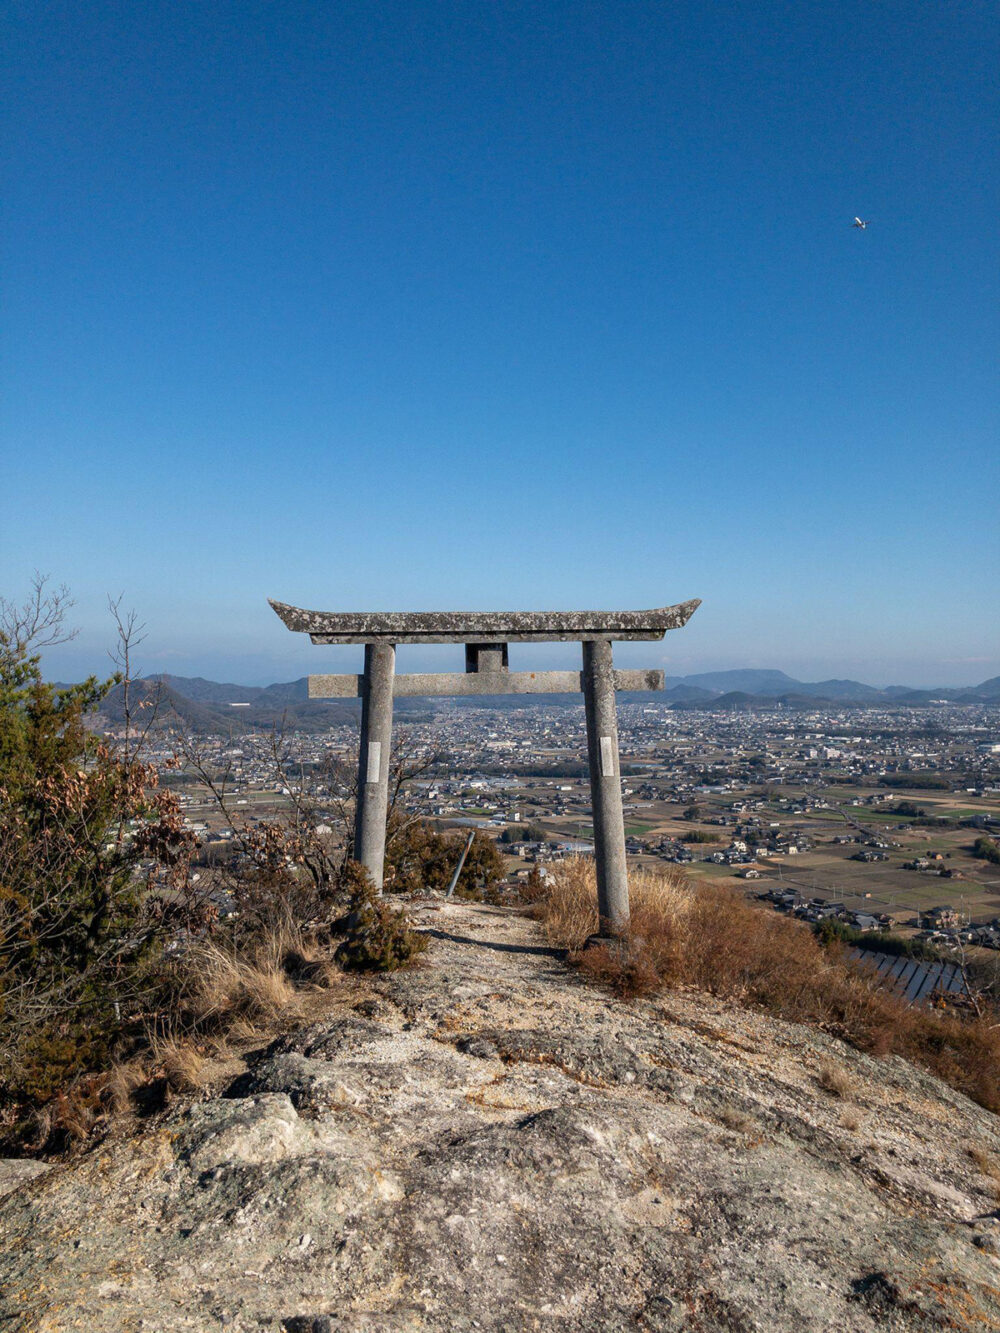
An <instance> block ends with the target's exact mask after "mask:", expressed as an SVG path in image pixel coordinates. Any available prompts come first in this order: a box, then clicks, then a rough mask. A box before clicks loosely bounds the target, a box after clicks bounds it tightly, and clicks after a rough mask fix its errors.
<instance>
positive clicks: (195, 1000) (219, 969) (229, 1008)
mask: <svg viewBox="0 0 1000 1333" xmlns="http://www.w3.org/2000/svg"><path fill="white" fill-rule="evenodd" d="M185 974H186V978H187V980H186V986H185V994H184V999H183V1004H182V1007H181V1015H182V1023H183V1025H184V1026H189V1027H196V1028H200V1029H208V1030H210V1031H216V1030H220V1029H224V1030H226V1031H229V1032H231V1033H233V1035H237V1036H238V1035H239V1032H242V1033H244V1034H246V1033H247V1032H252V1031H254V1030H255V1029H257V1028H259V1027H261V1026H269V1025H271V1024H273V1023H276V1022H278V1021H279V1020H285V1019H289V1018H295V1017H297V1016H298V1015H299V1014H300V1013H301V1011H302V1009H303V1005H304V996H303V990H305V989H308V990H315V989H317V988H319V987H323V988H325V987H329V986H332V985H334V984H335V982H336V980H337V979H338V978H339V976H340V971H339V969H338V968H336V967H335V966H334V964H333V963H332V962H331V961H330V960H329V958H328V957H326V956H324V955H323V953H322V951H321V950H319V949H318V948H317V947H316V946H315V945H314V944H312V943H311V942H310V941H309V940H308V939H307V938H306V937H304V936H303V934H302V933H301V932H299V931H296V930H294V929H292V928H290V927H288V926H285V927H282V928H281V929H279V930H275V931H273V932H272V933H271V934H270V935H267V936H265V937H264V938H263V939H262V940H260V941H259V942H257V943H256V944H255V945H254V946H253V947H252V948H251V949H249V950H246V949H244V950H243V951H241V952H239V953H236V952H233V951H232V950H230V949H227V948H226V947H225V946H223V945H219V944H216V943H214V942H212V941H206V942H204V943H201V944H199V945H198V946H197V947H196V948H195V949H193V950H192V951H191V953H190V955H189V956H188V958H187V959H185ZM237 1029H239V1031H237Z"/></svg>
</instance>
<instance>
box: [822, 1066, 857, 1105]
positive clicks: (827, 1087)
mask: <svg viewBox="0 0 1000 1333" xmlns="http://www.w3.org/2000/svg"><path fill="white" fill-rule="evenodd" d="M817 1080H818V1082H819V1086H820V1087H821V1088H822V1089H823V1091H824V1092H828V1093H830V1094H831V1096H833V1097H849V1096H850V1094H851V1093H852V1092H853V1091H854V1080H853V1079H852V1078H851V1076H850V1074H849V1073H848V1072H847V1070H846V1069H845V1068H844V1066H843V1065H838V1064H835V1063H834V1062H833V1061H832V1060H824V1061H823V1063H822V1064H821V1065H820V1067H819V1074H818V1076H817Z"/></svg>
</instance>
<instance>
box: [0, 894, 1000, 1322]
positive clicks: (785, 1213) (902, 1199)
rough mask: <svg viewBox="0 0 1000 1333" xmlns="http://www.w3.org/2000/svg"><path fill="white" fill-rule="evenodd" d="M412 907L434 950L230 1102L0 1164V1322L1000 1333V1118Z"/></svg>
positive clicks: (456, 912)
mask: <svg viewBox="0 0 1000 1333" xmlns="http://www.w3.org/2000/svg"><path fill="white" fill-rule="evenodd" d="M421 919H422V923H423V924H424V925H425V926H426V927H427V928H428V929H429V930H430V932H431V934H432V936H433V939H432V946H431V949H430V952H429V954H428V955H427V956H426V962H425V963H424V965H423V966H421V967H420V968H418V969H416V970H414V971H410V972H406V973H400V974H396V975H394V976H392V977H388V978H385V979H382V980H379V981H377V982H376V983H374V987H373V990H374V995H373V991H372V988H370V989H369V991H368V992H367V994H366V996H365V998H364V999H363V1000H362V1001H361V1002H360V1003H359V1004H358V1005H357V1008H356V1009H355V1010H353V1011H352V1010H351V1009H350V1007H349V1005H348V1002H347V1001H345V1004H344V1007H343V1012H342V1013H336V1014H334V1015H333V1016H332V1017H328V1018H327V1019H325V1020H324V1021H323V1022H322V1023H315V1024H312V1025H310V1026H308V1027H302V1028H300V1029H299V1030H297V1031H296V1032H293V1033H291V1034H288V1035H286V1036H283V1037H281V1038H279V1039H278V1040H277V1041H275V1042H273V1043H272V1044H271V1045H270V1046H269V1047H267V1048H266V1049H264V1050H262V1051H260V1052H259V1053H258V1054H257V1056H256V1057H255V1058H254V1059H252V1060H251V1061H249V1063H248V1067H247V1069H246V1071H245V1072H244V1073H243V1074H241V1075H240V1076H239V1078H237V1079H236V1081H235V1082H234V1083H233V1084H232V1085H231V1086H230V1088H229V1089H228V1091H227V1095H225V1096H220V1097H214V1098H211V1099H209V1100H206V1101H203V1102H200V1103H198V1104H196V1105H193V1106H191V1107H189V1108H187V1109H186V1110H183V1111H180V1112H178V1113H176V1114H175V1115H174V1116H173V1117H172V1118H170V1119H169V1120H167V1121H166V1122H164V1123H162V1124H161V1125H159V1126H158V1127H157V1128H156V1129H155V1130H153V1131H150V1132H147V1133H146V1134H145V1135H142V1136H140V1137H138V1138H136V1139H134V1140H131V1141H129V1142H127V1143H118V1144H115V1145H108V1146H106V1147H104V1148H102V1149H100V1150H98V1151H97V1152H95V1153H93V1154H91V1155H90V1156H89V1157H87V1158H85V1159H83V1160H82V1161H80V1162H79V1163H77V1164H75V1165H73V1166H71V1167H69V1168H64V1167H60V1168H58V1169H55V1170H51V1171H47V1172H45V1173H43V1174H39V1175H37V1177H35V1178H34V1179H27V1178H26V1177H28V1176H29V1175H30V1174H31V1173H30V1172H29V1171H23V1172H20V1173H18V1174H20V1175H21V1176H22V1177H23V1178H22V1179H21V1180H20V1181H15V1180H12V1178H11V1176H12V1175H13V1173H11V1174H9V1175H7V1176H5V1175H4V1174H3V1172H2V1171H0V1196H3V1190H4V1189H5V1188H6V1189H9V1190H10V1192H8V1193H7V1194H6V1195H5V1196H3V1197H0V1292H2V1295H0V1327H2V1328H3V1329H5V1330H6V1329H10V1330H12V1333H13V1331H15V1330H16V1331H17V1333H20V1331H21V1330H24V1331H25V1333H26V1331H27V1330H33V1331H37V1333H56V1331H57V1330H58V1333H63V1330H68V1329H86V1330H90V1331H92V1333H129V1331H131V1330H148V1331H153V1330H155V1333H175V1331H179V1330H198V1331H199V1333H202V1331H203V1330H215V1329H218V1330H226V1333H237V1331H239V1330H244V1331H248V1330H272V1331H273V1333H278V1331H279V1330H281V1329H284V1330H286V1331H287V1333H333V1330H362V1329H363V1330H366V1331H368V1333H380V1331H381V1330H386V1331H388V1330H404V1329H413V1330H417V1329H420V1330H430V1331H432V1333H433V1331H435V1330H473V1329H480V1330H484V1331H486V1333H491V1331H495V1333H500V1330H521V1329H527V1330H530V1329H546V1330H547V1329H553V1330H559V1329H565V1330H570V1329H580V1330H593V1333H597V1331H598V1330H602V1331H603V1330H653V1331H660V1333H674V1331H676V1333H680V1330H692V1331H696V1333H723V1330H725V1331H726V1333H751V1331H758V1330H759V1333H819V1331H820V1330H824V1333H826V1331H828V1333H876V1330H880V1331H884V1330H907V1331H910V1330H913V1331H917V1330H944V1329H949V1330H963V1329H964V1330H991V1329H994V1330H1000V1257H998V1255H1000V1214H998V1212H997V1199H996V1197H995V1194H994V1190H995V1185H994V1183H993V1182H992V1181H991V1180H989V1179H987V1178H985V1177H984V1176H982V1175H981V1174H980V1173H979V1171H978V1170H977V1168H976V1166H975V1165H974V1163H973V1161H972V1159H971V1158H970V1156H969V1153H968V1149H969V1148H970V1147H977V1148H980V1149H982V1150H984V1151H986V1152H995V1151H997V1150H998V1149H1000V1133H998V1121H997V1118H996V1117H994V1116H993V1115H991V1114H989V1113H988V1112H986V1111H984V1110H982V1109H981V1108H980V1107H977V1106H975V1105H973V1104H972V1103H971V1102H969V1101H968V1100H967V1099H965V1098H964V1097H962V1096H961V1095H960V1094H958V1093H955V1092H953V1091H951V1090H950V1089H948V1088H946V1087H945V1086H944V1085H943V1084H941V1083H939V1082H938V1081H937V1080H936V1079H934V1078H933V1077H931V1076H930V1075H928V1074H925V1073H923V1072H922V1071H920V1070H917V1069H915V1068H913V1067H912V1066H910V1065H907V1064H906V1063H905V1062H903V1061H902V1060H899V1059H895V1058H891V1059H887V1060H878V1059H875V1058H872V1057H870V1056H865V1055H862V1054H859V1053H858V1052H856V1051H853V1050H851V1049H850V1048H848V1047H846V1046H844V1045H843V1044H842V1043H840V1042H838V1041H836V1040H835V1039H833V1038H832V1037H830V1036H827V1035H825V1034H823V1033H821V1032H817V1031H815V1030H812V1029H808V1028H805V1027H801V1026H798V1025H795V1024H789V1023H782V1022H779V1021H777V1020H774V1019H769V1018H766V1017H764V1016H762V1015H760V1014H757V1013H754V1012H752V1011H749V1010H745V1009H741V1008H739V1007H736V1006H731V1005H726V1004H723V1003H720V1002H718V1001H716V1000H713V999H711V998H710V997H707V996H704V995H701V994H697V993H694V992H685V993H681V994H678V993H674V994H671V995H669V996H667V997H664V998H663V999H661V1000H655V1001H648V1002H641V1003H637V1004H635V1005H624V1004H621V1003H618V1002H616V1001H613V1000H610V999H609V998H608V997H607V996H605V995H604V994H603V993H602V992H600V991H598V990H596V989H593V988H591V987H589V986H587V985H586V984H585V983H583V982H582V981H581V980H580V979H579V978H578V977H576V976H575V975H573V974H571V973H570V972H568V971H567V970H566V969H565V967H564V966H563V965H562V963H561V962H560V961H559V959H558V957H557V956H555V955H554V953H553V951H551V950H548V949H546V948H545V947H544V943H543V941H542V940H541V939H540V937H539V935H538V933H537V928H536V927H535V926H533V925H532V924H531V923H530V922H528V921H526V920H525V919H524V918H523V917H521V916H519V915H517V914H516V913H513V912H510V911H508V910H505V909H499V908H489V907H481V906H474V905H468V904H456V905H450V904H449V905H447V906H446V907H444V908H438V907H435V908H433V909H428V910H426V911H425V912H423V913H422V915H421ZM830 1060H832V1061H835V1062H836V1063H837V1064H839V1065H840V1066H841V1068H842V1070H843V1071H844V1072H845V1074H846V1077H847V1091H846V1095H845V1096H841V1097H838V1096H834V1095H831V1094H830V1093H829V1092H827V1091H824V1089H823V1087H822V1086H821V1083H820V1079H819V1073H820V1067H821V1065H822V1063H823V1062H824V1061H830ZM5 1182H6V1183H5Z"/></svg>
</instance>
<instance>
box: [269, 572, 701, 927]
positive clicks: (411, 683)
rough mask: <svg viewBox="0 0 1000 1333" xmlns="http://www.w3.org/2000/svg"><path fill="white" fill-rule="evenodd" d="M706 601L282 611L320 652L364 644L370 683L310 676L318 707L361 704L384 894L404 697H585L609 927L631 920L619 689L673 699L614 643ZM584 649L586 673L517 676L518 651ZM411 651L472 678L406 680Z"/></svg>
mask: <svg viewBox="0 0 1000 1333" xmlns="http://www.w3.org/2000/svg"><path fill="white" fill-rule="evenodd" d="M700 604H701V603H700V601H699V600H698V599H697V598H695V599H694V600H692V601H689V602H680V603H678V604H677V605H676V606H662V607H658V608H656V609H654V610H651V611H388V612H369V611H305V610H303V609H302V608H301V607H298V606H289V605H287V603H285V602H275V601H272V602H271V606H272V607H273V608H274V610H275V611H276V612H277V614H278V615H279V616H280V617H281V619H282V620H283V621H284V623H285V625H287V627H288V628H289V629H290V630H295V631H297V632H299V633H303V634H308V635H309V636H310V638H311V639H312V641H313V643H317V644H333V643H363V644H364V645H365V669H364V672H363V673H362V674H361V675H336V676H310V677H309V697H310V698H312V699H331V698H351V697H354V698H358V697H360V699H361V701H362V704H361V755H360V764H359V771H358V805H357V812H356V816H355V836H354V845H355V854H356V856H357V858H358V860H359V861H360V862H361V863H362V864H363V865H364V866H365V867H366V868H367V869H368V870H369V872H370V873H371V875H372V877H373V879H374V880H375V883H376V884H377V885H378V886H379V887H380V888H381V884H382V870H383V862H384V858H385V821H386V810H387V805H388V796H389V753H390V747H391V743H392V701H393V698H394V697H395V698H399V697H401V696H404V695H410V696H429V695H462V694H479V695H483V694H564V693H569V692H574V691H577V690H582V691H583V698H584V704H585V707H586V715H587V752H588V760H589V768H590V790H591V805H592V810H593V818H594V855H595V860H596V864H597V892H598V906H599V910H600V916H601V928H602V930H605V929H607V928H610V929H612V930H614V931H618V930H621V929H622V928H623V927H624V926H625V925H626V924H627V923H628V915H629V910H628V873H627V869H626V864H625V822H624V818H623V814H622V794H621V776H620V772H619V765H618V722H617V717H616V710H615V691H616V690H662V689H663V672H662V671H616V670H615V669H614V667H613V665H612V660H611V644H612V643H613V642H614V641H615V640H655V639H662V638H663V636H664V634H665V633H666V632H667V630H669V629H680V628H682V626H684V625H686V624H687V622H688V620H689V619H690V617H691V615H692V614H693V613H694V611H695V610H696V609H697V607H698V606H700ZM559 641H562V642H567V641H570V642H573V641H575V642H580V643H582V645H583V670H582V671H516V672H514V671H511V670H510V669H509V667H508V651H507V645H508V644H509V643H552V642H559ZM400 643H464V644H465V672H464V673H462V672H440V671H437V672H428V673H424V674H414V675H403V676H397V675H396V672H395V661H396V645H397V644H400Z"/></svg>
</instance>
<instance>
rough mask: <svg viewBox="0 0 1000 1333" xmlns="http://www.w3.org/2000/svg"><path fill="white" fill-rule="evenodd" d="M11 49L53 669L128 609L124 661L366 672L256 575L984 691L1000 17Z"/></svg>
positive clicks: (249, 24) (28, 455)
mask: <svg viewBox="0 0 1000 1333" xmlns="http://www.w3.org/2000/svg"><path fill="white" fill-rule="evenodd" d="M7 36H8V40H7V43H6V46H5V50H4V53H3V55H2V57H0V59H2V68H3V73H4V76H5V79H6V84H7V89H8V94H7V104H6V111H7V116H6V121H7V129H8V135H7V146H6V152H5V156H4V175H5V192H4V193H5V203H4V208H3V211H2V214H0V234H2V244H3V256H4V259H3V264H4V270H5V271H4V286H5V298H6V299H5V313H4V318H3V327H2V338H3V345H2V356H3V367H4V369H3V372H2V374H3V390H4V392H3V407H2V441H3V445H2V448H3V459H4V473H5V480H4V487H3V496H2V499H0V568H2V571H3V580H2V586H0V593H2V594H3V595H5V596H7V597H8V598H10V599H12V600H15V601H17V600H20V598H21V597H23V595H24V594H25V593H26V591H27V589H28V586H29V583H30V578H31V575H32V572H33V571H34V570H36V569H37V570H41V571H43V572H48V573H50V574H51V576H52V579H53V581H54V582H55V583H56V584H59V583H66V584H67V585H69V587H70V590H71V593H72V594H73V596H74V597H75V599H76V607H75V608H74V611H73V613H72V616H71V619H72V620H73V623H75V624H77V625H79V627H80V631H81V632H80V636H79V638H78V639H77V641H76V642H75V643H74V644H72V645H67V646H66V647H64V648H62V649H60V650H58V651H56V652H53V653H50V654H49V655H48V657H47V669H48V670H49V672H50V674H51V675H53V676H54V677H58V678H64V679H65V678H69V677H71V676H73V677H77V676H82V675H85V674H87V673H89V672H90V671H96V672H98V673H100V672H101V671H103V670H106V669H107V656H106V650H107V648H108V647H109V646H110V645H111V638H112V630H111V622H110V619H109V617H108V615H107V610H106V601H107V597H108V595H109V594H111V595H114V596H117V595H118V594H119V593H122V594H123V604H124V605H125V606H128V607H134V608H135V610H136V611H137V613H138V615H139V618H140V619H141V620H143V621H145V622H146V624H147V625H148V626H149V631H148V638H147V640H146V642H145V644H144V645H142V648H141V650H140V653H139V659H140V666H141V669H142V671H143V672H144V673H150V672H156V671H168V672H171V673H173V674H176V675H182V676H195V675H203V676H206V677H208V678H210V679H215V680H222V681H230V682H233V683H240V684H265V683H272V682H278V681H282V680H290V679H294V678H296V677H298V676H301V675H305V674H308V673H309V672H316V671H322V670H327V669H329V670H352V669H354V665H353V664H354V663H355V662H356V661H357V660H358V654H357V653H352V651H351V650H336V649H327V650H323V649H318V648H313V647H311V645H309V644H308V642H303V641H300V639H301V636H292V635H290V634H289V633H288V632H287V631H286V630H285V629H284V628H283V627H282V626H281V625H280V624H279V622H278V621H277V618H276V617H275V616H274V614H273V612H272V611H271V610H270V608H269V607H268V605H267V602H266V598H267V597H269V596H270V597H276V598H279V599H281V600H284V601H289V602H293V603H296V604H299V605H304V606H312V607H318V608H322V609H336V610H341V609H342V610H351V609H387V610H410V609H416V610H420V609H426V608H430V609H434V608H441V609H465V608H469V607H478V608H484V609H504V608H513V609H525V610H527V609H545V608H557V609H577V608H586V607H594V608H601V609H603V608H608V609H613V608H640V607H650V606H657V605H663V604H665V603H672V602H677V601H682V600H685V599H687V598H690V597H700V598H702V599H703V605H702V607H701V608H700V609H699V611H698V612H697V613H696V615H695V616H694V617H693V619H692V620H691V622H690V623H689V625H688V626H687V628H685V629H684V630H682V631H678V632H672V633H670V634H668V635H667V637H666V639H665V640H664V642H663V643H654V644H635V645H622V646H621V647H620V648H619V649H617V650H616V656H617V659H618V660H619V661H620V662H621V663H622V664H623V665H626V666H643V665H645V666H659V667H662V668H663V669H664V670H665V671H666V672H667V673H668V674H670V675H677V676H685V675H690V674H695V673H698V672H701V671H708V670H727V669H733V668H739V667H743V666H758V665H759V664H761V663H764V664H773V665H774V667H775V669H779V670H783V671H786V672H787V673H788V674H789V675H791V676H793V677H795V678H797V679H800V680H804V681H815V680H822V679H829V678H845V677H847V678H852V679H856V680H861V681H864V682H865V683H868V684H874V685H880V686H884V685H889V684H904V685H914V686H917V687H924V686H958V685H974V684H978V683H980V682H981V681H982V680H984V679H988V678H990V677H992V676H995V675H997V674H1000V636H998V631H997V626H998V624H1000V591H998V590H1000V525H998V523H997V518H996V495H997V494H998V493H1000V448H998V440H1000V430H998V425H1000V412H998V406H1000V384H998V377H997V374H996V351H997V347H998V344H1000V336H998V335H1000V300H998V295H1000V292H998V287H1000V282H998V276H1000V236H998V229H997V225H996V219H997V217H998V216H1000V191H998V189H997V185H998V181H997V171H996V161H997V158H996V140H995V131H994V127H995V125H996V124H997V122H998V112H1000V89H998V85H997V81H996V77H995V73H996V67H997V64H998V56H1000V41H998V36H1000V15H998V13H997V10H996V8H995V6H992V5H987V4H984V3H979V2H977V0H974V2H973V3H969V4H966V5H962V6H933V5H919V6H914V5H912V4H904V3H903V2H902V0H888V3H886V4H883V5H879V6H872V5H870V4H865V3H861V0H847V2H846V3H845V4H843V5H840V6H836V7H831V6H829V5H827V4H820V3H818V0H812V2H810V0H806V2H805V3H802V4H800V5H797V6H793V7H788V6H786V5H777V4H772V3H765V4H762V5H759V6H754V7H747V6H704V5H700V4H696V3H693V0H689V2H684V0H682V2H681V3H678V4H676V5H673V6H669V7H664V6H661V5H656V4H652V3H645V2H644V0H636V2H635V3H628V4H625V5H621V4H611V3H610V0H594V2H593V3H584V4H579V3H577V4H572V5H571V4H569V3H567V2H566V0H552V2H551V3H547V4H546V5H544V6H537V7H532V6H524V5H521V4H518V3H514V2H513V0H512V2H511V3H503V4H500V5H497V4H492V3H491V4H487V3H484V2H483V0H464V2H463V3H461V4H459V3H457V0H443V3H441V4H439V5H435V6H430V7H429V6H426V5H422V4H417V3H413V2H412V0H409V2H407V0H387V2H386V3H385V4H384V5H380V6H379V7H378V8H377V9H373V8H372V7H371V6H369V5H364V4H360V3H356V2H352V0H347V3H345V4H342V5H338V6H310V5H302V4H298V3H293V4H289V5H283V6H274V5H270V4H266V3H264V2H263V0H246V3H243V4H241V5H239V6H234V5H232V4H230V3H222V0H207V3H205V4H203V5H199V6H197V7H184V6H181V7H177V6H168V5H165V4H162V3H160V2H159V0H153V2H152V3H150V4H148V5H144V6H139V7H131V8H129V7H125V8H123V7H121V6H119V5H114V4H111V3H107V2H106V0H96V3H94V4H93V5H89V6H86V7H83V6H73V5H69V6H56V7H54V8H49V9H46V10H44V11H43V10H41V9H38V8H33V7H31V6H26V5H18V6H15V8H14V11H13V13H12V15H11V18H10V21H9V24H8V34H7ZM856 215H857V216H860V217H861V218H863V219H866V220H867V219H870V225H869V226H868V227H867V228H866V229H864V230H862V229H859V228H856V227H854V226H853V220H854V218H855V216H856ZM515 656H516V659H517V662H518V663H519V664H523V665H524V666H526V667H529V668H530V667H531V666H533V665H535V664H537V665H540V666H541V665H548V664H551V665H554V666H555V665H565V664H569V663H572V662H574V661H575V660H576V657H575V656H574V653H573V651H572V650H571V649H569V648H567V647H565V646H558V647H554V648H552V649H551V650H550V649H546V650H538V649H534V650H532V649H528V648H523V649H518V648H517V647H515V648H513V649H512V660H513V658H514V657H515ZM414 660H416V659H414ZM450 660H451V659H447V660H446V654H442V655H441V663H442V669H444V667H445V666H446V665H448V664H449V662H450ZM421 661H422V662H423V661H425V662H426V663H427V665H428V667H429V669H433V667H434V665H435V660H434V659H433V658H431V657H428V658H426V659H424V658H421Z"/></svg>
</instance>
